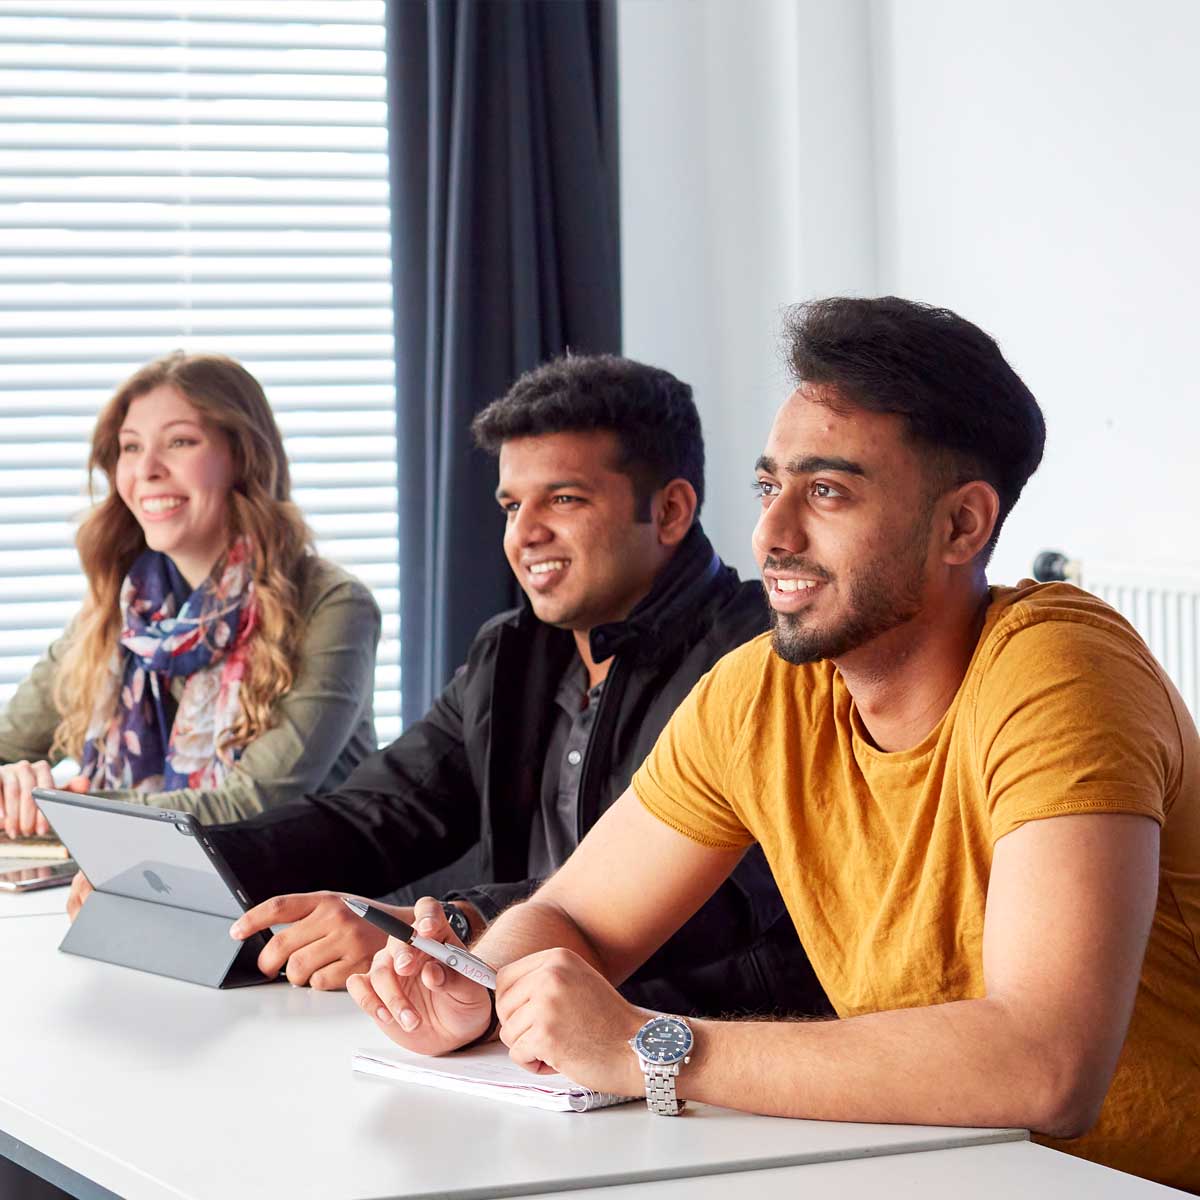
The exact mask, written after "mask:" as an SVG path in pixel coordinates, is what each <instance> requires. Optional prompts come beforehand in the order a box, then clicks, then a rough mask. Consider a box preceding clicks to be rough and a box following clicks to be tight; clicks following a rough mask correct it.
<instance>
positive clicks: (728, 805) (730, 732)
mask: <svg viewBox="0 0 1200 1200" xmlns="http://www.w3.org/2000/svg"><path fill="white" fill-rule="evenodd" d="M757 641H758V639H756V641H755V642H750V643H748V644H747V645H745V646H741V647H739V648H738V649H737V650H735V651H733V653H731V654H728V655H726V656H725V657H724V658H723V659H721V660H720V662H718V663H717V664H716V666H714V667H713V669H712V670H711V671H709V672H708V674H707V675H705V676H703V677H702V678H701V679H700V681H699V682H698V683H697V684H696V686H695V687H694V688H693V689H692V690H691V692H690V693H689V694H688V695H687V697H686V698H685V699H684V701H683V703H682V704H681V705H680V706H679V707H678V708H677V709H676V710H675V712H674V714H673V715H672V717H671V719H670V721H668V722H667V725H666V728H665V729H664V730H663V731H662V733H661V734H660V735H659V738H658V741H657V742H655V744H654V749H653V750H651V751H650V754H649V755H648V756H647V758H646V761H645V762H644V763H642V765H641V766H640V767H639V768H638V769H637V771H636V772H635V773H634V776H633V780H632V785H631V786H632V787H633V791H634V794H635V795H636V796H637V798H638V799H639V800H640V801H641V802H642V804H643V806H644V807H645V808H646V809H647V810H648V811H649V812H651V813H652V814H653V815H654V816H656V817H657V818H658V819H659V820H660V821H662V822H663V823H664V824H666V825H669V826H670V827H671V828H672V829H674V830H676V831H677V832H679V833H682V834H684V835H685V836H686V837H689V838H691V839H692V840H693V841H696V842H699V843H700V844H701V845H704V846H714V847H720V848H722V849H734V848H739V849H740V848H741V847H744V846H748V845H750V844H751V843H752V842H753V841H754V837H753V835H752V834H751V833H750V832H749V830H748V829H747V828H746V826H745V825H744V824H743V822H742V820H741V818H740V817H739V816H738V814H737V812H736V811H735V808H734V805H733V803H732V797H730V795H729V794H728V789H727V786H726V781H727V776H728V765H729V763H730V762H731V761H732V759H733V757H734V755H735V753H736V749H737V742H738V739H739V738H740V736H741V734H742V728H743V726H744V725H745V722H746V720H747V718H748V716H749V712H750V708H751V704H752V701H753V696H754V684H755V683H756V681H757V678H758V672H757V671H756V669H755V667H756V666H757V664H758V663H759V662H760V661H761V658H762V655H761V652H760V653H757V654H755V653H750V654H748V653H747V651H752V650H753V648H754V647H755V646H756V645H757Z"/></svg>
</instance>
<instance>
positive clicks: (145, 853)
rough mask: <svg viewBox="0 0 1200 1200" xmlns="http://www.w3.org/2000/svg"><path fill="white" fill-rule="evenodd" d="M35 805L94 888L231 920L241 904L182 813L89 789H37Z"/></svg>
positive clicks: (238, 912)
mask: <svg viewBox="0 0 1200 1200" xmlns="http://www.w3.org/2000/svg"><path fill="white" fill-rule="evenodd" d="M35 799H36V800H37V804H38V807H39V808H40V809H41V810H42V812H43V813H45V815H46V819H47V820H48V821H49V822H50V824H51V825H52V826H53V827H54V832H55V833H56V834H57V835H58V837H59V839H60V840H61V841H62V843H63V845H65V846H66V847H67V849H68V850H70V852H71V856H72V858H74V859H75V861H76V862H77V863H78V864H79V869H80V870H81V871H83V873H84V874H85V875H86V876H87V877H88V880H89V881H90V883H91V885H92V887H94V888H96V890H97V891H101V892H112V893H115V894H116V895H118V896H129V897H132V898H133V899H135V900H151V901H154V902H156V903H160V904H170V905H172V906H174V907H175V908H188V909H192V910H193V911H195V912H204V913H212V914H214V915H216V916H221V917H229V918H230V919H231V920H232V919H234V918H236V917H240V916H241V915H242V911H243V909H242V905H241V904H240V903H239V902H238V899H237V897H236V896H234V895H233V893H232V891H231V890H230V887H229V885H228V884H226V882H225V880H224V879H222V878H221V875H220V873H219V872H218V870H217V868H216V865H215V864H214V863H213V861H212V860H211V859H210V858H209V856H208V854H207V853H206V852H205V850H204V847H203V846H201V845H200V843H199V841H198V840H197V838H196V831H198V830H199V829H200V827H199V825H197V824H196V823H195V822H194V821H193V820H192V819H191V818H190V817H187V816H186V815H184V814H183V813H174V812H168V811H165V810H163V809H153V808H146V807H144V806H143V805H139V804H123V803H121V802H119V801H116V800H104V799H100V798H98V797H91V796H76V795H69V796H64V797H62V798H61V799H59V798H56V797H55V796H54V795H53V793H50V792H46V791H42V790H41V789H39V790H38V792H37V793H36V794H35Z"/></svg>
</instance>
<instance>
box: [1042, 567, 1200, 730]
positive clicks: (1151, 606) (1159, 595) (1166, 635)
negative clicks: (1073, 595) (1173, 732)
mask: <svg viewBox="0 0 1200 1200" xmlns="http://www.w3.org/2000/svg"><path fill="white" fill-rule="evenodd" d="M1033 576H1034V578H1035V579H1041V580H1049V579H1065V580H1066V581H1067V582H1068V583H1074V584H1076V585H1077V586H1079V587H1081V588H1083V589H1084V590H1085V591H1089V592H1091V593H1092V595H1094V596H1099V597H1100V599H1101V600H1103V601H1104V602H1105V604H1111V605H1112V607H1113V608H1115V609H1116V610H1117V612H1119V613H1120V614H1121V615H1122V616H1123V617H1124V618H1125V619H1126V620H1127V621H1128V622H1129V623H1130V624H1131V625H1132V626H1133V627H1134V628H1135V629H1136V630H1137V631H1138V633H1140V634H1141V635H1142V637H1143V639H1144V640H1145V642H1146V645H1147V646H1149V647H1150V651H1151V653H1152V654H1153V655H1154V657H1155V658H1157V659H1158V661H1159V662H1160V663H1161V664H1162V667H1163V669H1164V670H1165V671H1166V673H1167V674H1168V675H1169V676H1170V677H1171V680H1172V682H1173V683H1174V684H1175V686H1176V687H1177V688H1178V689H1179V694H1180V695H1181V696H1182V697H1183V702H1184V703H1185V704H1186V705H1187V706H1188V709H1189V710H1190V711H1191V714H1192V716H1193V717H1194V718H1195V719H1196V721H1197V722H1200V572H1176V571H1160V570H1157V569H1152V568H1145V567H1125V566H1118V565H1116V564H1112V565H1109V564H1102V563H1093V562H1090V561H1089V562H1080V561H1079V560H1077V559H1071V558H1068V557H1067V556H1066V555H1065V554H1060V553H1058V551H1055V550H1046V551H1043V552H1042V553H1041V554H1039V555H1038V556H1037V559H1036V560H1035V561H1034V564H1033Z"/></svg>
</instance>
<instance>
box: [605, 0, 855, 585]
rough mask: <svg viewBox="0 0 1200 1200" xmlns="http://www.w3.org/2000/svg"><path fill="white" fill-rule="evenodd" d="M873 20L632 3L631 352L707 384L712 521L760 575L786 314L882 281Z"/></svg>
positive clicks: (627, 40)
mask: <svg viewBox="0 0 1200 1200" xmlns="http://www.w3.org/2000/svg"><path fill="white" fill-rule="evenodd" d="M867 28H868V26H867V6H866V3H865V0H837V2H836V3H829V2H828V0H825V2H820V3H808V2H804V3H791V2H790V0H737V2H733V0H622V4H621V7H620V10H619V31H620V46H619V56H620V72H621V78H620V118H621V222H622V228H621V241H622V245H621V263H622V274H623V302H624V342H625V346H624V349H625V353H626V354H628V355H629V356H630V357H632V358H639V359H643V360H644V361H647V362H652V363H655V364H657V365H659V366H663V367H666V368H667V369H668V370H670V371H673V372H675V374H677V375H678V376H680V378H682V379H685V380H687V381H688V382H689V383H691V384H692V386H693V387H694V388H695V392H696V402H697V405H698V406H699V408H700V414H701V418H702V420H703V422H704V433H705V442H706V446H707V450H708V471H707V485H708V499H707V501H706V504H705V510H704V513H703V521H704V525H705V528H706V529H707V530H708V533H709V535H710V537H712V539H713V542H714V544H715V545H716V547H717V549H718V550H719V551H720V552H721V554H722V555H723V556H724V557H725V558H726V559H727V561H729V562H732V563H734V564H735V565H736V566H738V568H739V569H740V570H741V571H742V573H743V574H749V575H750V576H751V577H753V575H754V574H755V569H754V560H753V556H752V555H751V553H750V531H751V529H752V528H753V525H754V519H755V515H756V504H755V502H754V499H753V496H752V494H751V491H750V483H751V481H752V480H753V477H754V460H755V459H756V458H757V457H758V455H759V454H760V453H761V452H762V446H763V442H764V441H765V439H766V434H767V430H768V428H769V425H770V421H771V417H772V415H773V414H774V411H775V409H776V408H777V407H778V405H779V403H780V402H781V401H782V399H783V398H784V396H785V395H786V393H787V391H788V390H789V389H788V384H787V374H786V371H785V369H784V367H783V362H782V359H781V357H780V355H779V353H778V331H779V314H780V310H781V309H782V308H783V307H784V306H785V305H787V304H790V303H793V302H794V301H796V300H798V299H801V298H802V297H803V296H805V295H815V294H819V293H821V292H824V291H828V290H835V289H837V290H846V289H851V290H855V291H864V292H869V291H870V290H871V288H872V286H873V279H874V274H875V246H874V200H873V193H872V187H871V178H872V171H873V165H872V147H871V139H870V128H871V120H870V87H869V78H868V73H869V69H870V62H869V56H868V55H867V54H865V53H864V48H865V46H866V45H867ZM818 47H819V50H817V49H816V48H818ZM798 64H803V70H802V71H800V70H798ZM814 104H823V105H826V106H828V108H829V110H830V111H829V115H828V117H827V119H826V120H825V121H823V122H821V123H813V122H810V121H808V120H806V119H805V118H804V113H805V112H807V111H808V110H809V109H810V108H811V106H812V105H814Z"/></svg>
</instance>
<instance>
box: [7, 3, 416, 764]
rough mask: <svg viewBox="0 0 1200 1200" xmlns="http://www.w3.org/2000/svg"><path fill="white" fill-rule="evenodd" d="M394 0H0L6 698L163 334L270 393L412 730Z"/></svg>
mask: <svg viewBox="0 0 1200 1200" xmlns="http://www.w3.org/2000/svg"><path fill="white" fill-rule="evenodd" d="M388 219H389V218H388V176H387V130H386V117H385V79H384V31H383V4H382V3H381V2H379V0H336V2H331V3H316V2H305V0H230V2H221V0H177V2H175V3H167V2H165V0H125V2H112V3H109V2H107V0H79V2H75V3H69V2H59V0H42V2H27V3H16V2H10V0H0V702H2V701H3V700H4V699H6V698H7V697H8V696H9V695H11V693H12V691H13V689H14V687H15V686H16V684H17V683H18V682H19V681H20V680H21V679H22V678H23V677H24V676H25V675H26V673H27V672H28V671H29V669H30V667H31V666H32V665H33V663H34V661H35V660H36V658H37V657H38V655H40V654H41V653H42V651H44V649H45V648H46V646H47V645H48V643H49V642H50V641H51V640H52V639H53V638H54V637H55V636H56V635H57V634H58V633H59V632H61V630H62V628H63V626H64V625H65V624H66V622H67V620H68V619H69V618H70V616H71V615H72V614H73V613H74V612H75V610H76V609H77V607H78V604H79V600H80V598H81V596H82V594H83V583H82V580H81V578H80V576H79V572H78V562H77V558H76V555H75V550H74V544H73V540H72V538H73V532H74V531H73V525H72V521H71V518H72V517H74V516H76V515H78V514H79V513H80V512H81V511H82V510H83V508H84V506H85V504H86V491H85V486H84V485H85V480H84V464H85V461H86V455H87V445H88V440H89V437H90V434H91V429H92V424H93V422H94V419H95V415H96V413H97V412H98V411H99V408H100V407H101V405H102V404H103V403H104V401H105V400H107V398H108V397H109V396H110V395H111V393H112V391H113V390H114V388H115V386H116V384H117V383H119V382H120V381H121V380H122V379H123V378H124V377H125V376H127V375H128V374H129V373H130V372H131V371H133V370H134V369H136V368H137V367H138V366H140V365H141V364H142V363H144V362H146V361H148V360H149V359H151V358H154V357H157V356H158V355H160V354H162V353H165V352H166V351H169V350H172V349H175V348H182V349H185V350H189V351H219V352H221V353H226V354H230V355H232V356H233V357H235V358H237V359H239V360H240V361H242V362H243V363H244V364H245V365H246V366H247V368H248V369H249V370H250V371H251V372H253V373H254V374H255V375H256V376H257V377H258V378H259V380H260V381H261V382H262V384H263V386H264V387H265V388H266V391H267V395H268V396H269V397H270V399H271V402H272V405H273V407H274V409H275V412H276V415H277V417H278V420H279V424H280V426H281V428H282V430H283V433H284V437H285V440H286V445H287V451H288V455H289V457H290V459H291V465H292V478H293V484H294V489H295V498H296V500H297V502H298V503H299V504H300V506H301V507H302V508H303V509H304V511H305V513H306V515H307V517H308V519H309V522H310V524H311V525H312V527H313V528H314V530H315V531H316V534H317V538H318V548H319V550H320V552H321V553H322V554H323V555H325V556H327V557H328V558H331V559H333V560H334V561H336V562H338V563H341V564H342V565H344V566H345V567H347V568H348V569H349V570H351V571H353V572H354V573H355V574H356V575H358V576H359V578H361V579H362V580H363V581H364V582H365V583H366V584H367V585H368V586H369V587H371V588H372V589H373V591H374V593H375V596H376V597H377V599H378V601H379V604H380V607H381V609H382V610H383V613H384V627H383V629H384V632H383V641H382V643H381V645H380V648H379V660H378V661H379V666H378V673H377V676H376V693H375V711H376V718H377V722H376V723H377V729H378V733H379V737H380V740H381V742H386V741H388V740H391V739H392V738H393V737H395V736H396V734H397V733H398V732H399V711H400V705H399V634H400V630H399V615H398V614H399V593H398V586H397V585H398V575H397V564H396V558H397V541H396V538H397V520H396V505H397V493H396V448H395V421H394V364H393V338H392V298H391V285H390V262H389V251H390V247H389V236H388Z"/></svg>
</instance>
